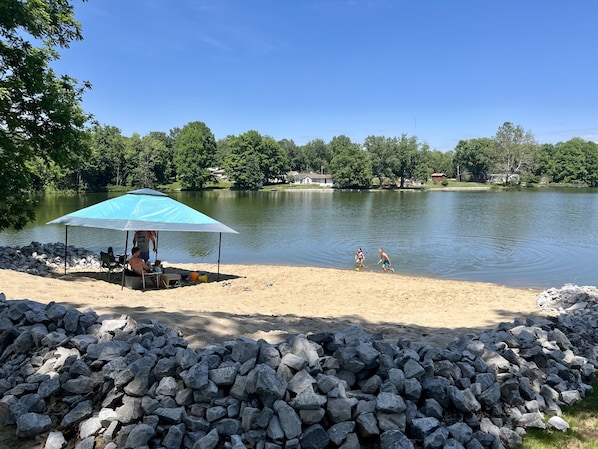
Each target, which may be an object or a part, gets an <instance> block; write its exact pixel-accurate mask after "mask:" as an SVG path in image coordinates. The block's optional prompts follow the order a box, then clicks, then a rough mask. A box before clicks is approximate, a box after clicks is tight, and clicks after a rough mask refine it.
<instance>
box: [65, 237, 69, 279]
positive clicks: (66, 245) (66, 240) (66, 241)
mask: <svg viewBox="0 0 598 449" xmlns="http://www.w3.org/2000/svg"><path fill="white" fill-rule="evenodd" d="M68 245H69V227H68V226H65V227H64V275H65V276H66V255H67V247H68Z"/></svg>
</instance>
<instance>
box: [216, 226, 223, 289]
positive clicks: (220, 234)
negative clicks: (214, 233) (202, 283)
mask: <svg viewBox="0 0 598 449" xmlns="http://www.w3.org/2000/svg"><path fill="white" fill-rule="evenodd" d="M221 245H222V232H219V233H218V272H217V273H216V282H218V281H219V280H220V246H221Z"/></svg>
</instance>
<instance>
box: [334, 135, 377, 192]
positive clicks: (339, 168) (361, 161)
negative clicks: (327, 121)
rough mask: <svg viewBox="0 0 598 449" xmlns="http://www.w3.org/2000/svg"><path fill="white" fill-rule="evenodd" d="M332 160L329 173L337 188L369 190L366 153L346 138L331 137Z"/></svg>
mask: <svg viewBox="0 0 598 449" xmlns="http://www.w3.org/2000/svg"><path fill="white" fill-rule="evenodd" d="M330 149H331V150H332V154H333V157H332V160H331V161H330V173H331V174H332V179H333V180H334V184H335V185H336V186H337V187H340V188H342V189H347V188H356V189H363V188H369V187H370V185H371V182H372V168H371V163H370V158H369V156H368V153H367V152H366V151H364V150H362V149H361V148H360V147H359V145H358V144H356V143H353V142H351V139H349V138H348V137H347V136H337V137H333V138H332V140H331V141H330Z"/></svg>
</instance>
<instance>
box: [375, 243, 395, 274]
mask: <svg viewBox="0 0 598 449" xmlns="http://www.w3.org/2000/svg"><path fill="white" fill-rule="evenodd" d="M378 254H380V260H379V261H378V263H380V262H382V269H383V270H384V271H385V272H386V271H388V270H390V271H392V272H393V273H394V272H395V270H394V268H391V266H390V257H388V254H386V253H385V252H384V250H383V249H382V248H379V249H378Z"/></svg>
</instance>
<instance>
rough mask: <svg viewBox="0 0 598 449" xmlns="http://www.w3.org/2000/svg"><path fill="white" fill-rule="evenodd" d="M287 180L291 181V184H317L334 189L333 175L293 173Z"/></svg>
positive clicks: (288, 174)
mask: <svg viewBox="0 0 598 449" xmlns="http://www.w3.org/2000/svg"><path fill="white" fill-rule="evenodd" d="M287 179H291V181H289V184H317V185H320V186H326V187H332V175H326V174H321V173H313V172H310V173H302V172H296V171H292V172H289V173H287Z"/></svg>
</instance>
